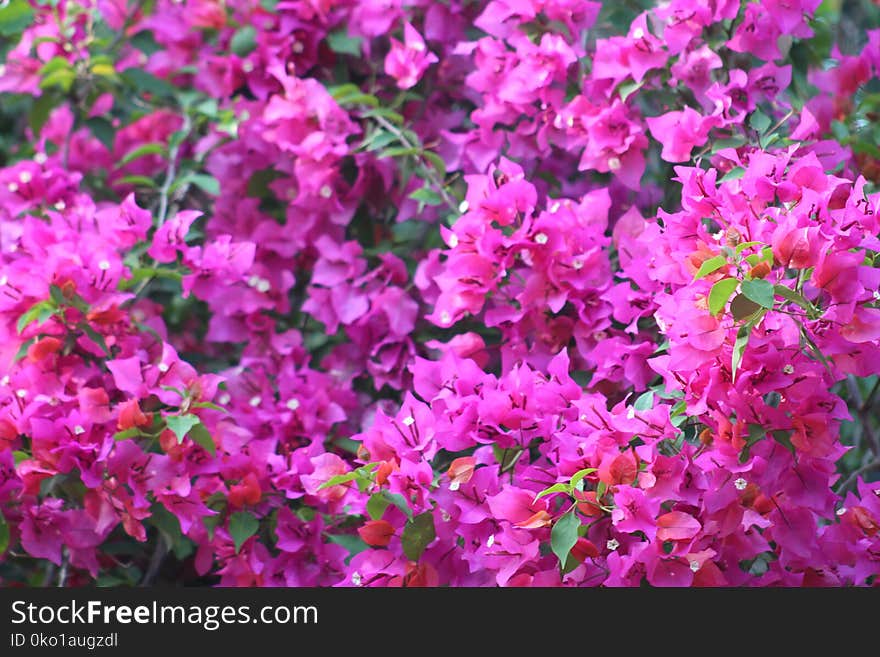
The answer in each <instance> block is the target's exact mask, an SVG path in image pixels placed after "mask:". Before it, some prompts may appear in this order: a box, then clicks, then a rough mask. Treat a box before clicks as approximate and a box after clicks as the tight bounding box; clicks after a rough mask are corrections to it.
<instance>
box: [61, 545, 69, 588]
mask: <svg viewBox="0 0 880 657" xmlns="http://www.w3.org/2000/svg"><path fill="white" fill-rule="evenodd" d="M68 566H70V553H69V552H68V551H67V548H63V550H62V553H61V570H60V571H59V573H58V588H64V585H65V583H66V582H67V568H68Z"/></svg>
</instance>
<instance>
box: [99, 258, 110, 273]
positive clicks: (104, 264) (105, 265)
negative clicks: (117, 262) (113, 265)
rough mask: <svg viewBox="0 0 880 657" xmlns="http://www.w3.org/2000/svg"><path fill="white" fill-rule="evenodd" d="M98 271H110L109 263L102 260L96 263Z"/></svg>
mask: <svg viewBox="0 0 880 657" xmlns="http://www.w3.org/2000/svg"><path fill="white" fill-rule="evenodd" d="M98 269H100V270H101V271H107V270H108V269H110V261H109V260H102V261H101V262H99V263H98Z"/></svg>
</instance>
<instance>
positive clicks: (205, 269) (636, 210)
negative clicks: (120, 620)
mask: <svg viewBox="0 0 880 657" xmlns="http://www.w3.org/2000/svg"><path fill="white" fill-rule="evenodd" d="M850 4H851V5H854V6H855V9H852V8H851V10H850V11H849V12H843V13H842V12H841V7H840V5H841V3H840V2H839V1H838V2H835V1H826V2H824V3H821V4H820V1H819V0H785V1H782V0H758V1H756V2H734V1H733V0H718V1H713V2H708V3H695V2H692V1H691V0H670V1H669V2H664V3H659V4H658V5H656V6H654V5H653V4H651V3H649V2H636V3H617V2H608V3H600V2H583V1H581V0H577V1H575V0H524V1H522V2H513V1H512V0H488V1H483V2H472V1H470V0H453V1H451V2H443V3H440V2H421V1H420V2H417V1H415V0H412V1H410V2H402V1H401V0H381V1H380V0H330V1H327V2H321V3H316V2H309V1H306V0H226V1H225V2H221V1H220V0H151V1H147V2H144V1H143V0H85V1H82V0H77V1H76V2H74V1H73V0H9V1H8V2H5V3H2V6H0V35H2V36H3V38H4V40H3V41H2V42H0V43H2V45H0V53H2V54H3V55H4V59H3V61H4V63H3V64H2V65H0V92H2V95H0V108H2V109H0V112H2V114H3V120H2V121H0V131H2V132H0V140H2V141H0V147H2V151H0V158H2V161H0V164H2V168H0V337H2V340H0V361H2V368H0V369H2V372H0V374H2V378H0V582H2V583H3V584H4V585H40V584H58V585H69V586H74V585H86V584H90V583H97V584H98V585H133V584H138V583H146V584H151V583H156V582H160V581H164V580H173V581H178V582H179V581H183V582H188V583H200V584H220V585H224V586H252V585H282V586H315V585H319V586H336V585H341V586H437V585H452V586H560V585H563V586H580V585H586V586H597V585H605V586H639V585H644V584H649V585H652V586H772V585H785V586H801V585H834V586H840V585H857V586H861V585H871V584H876V583H878V582H880V580H878V574H880V481H877V471H878V469H880V424H878V421H877V416H876V411H877V408H878V406H880V400H878V394H877V390H878V387H880V377H878V375H880V304H878V300H880V292H878V289H880V219H878V213H880V194H878V193H877V191H876V190H877V184H878V182H880V150H878V147H877V141H878V137H880V135H878V132H877V126H876V119H877V116H878V112H880V81H878V79H877V77H878V73H880V29H870V28H871V26H880V8H878V7H876V6H875V5H874V4H872V3H869V2H862V3H858V2H856V3H850ZM866 26H867V27H866Z"/></svg>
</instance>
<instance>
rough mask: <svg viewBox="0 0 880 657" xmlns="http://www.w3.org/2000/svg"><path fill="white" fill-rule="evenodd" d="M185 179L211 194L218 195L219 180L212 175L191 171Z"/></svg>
mask: <svg viewBox="0 0 880 657" xmlns="http://www.w3.org/2000/svg"><path fill="white" fill-rule="evenodd" d="M187 180H189V182H191V183H192V184H193V185H195V186H196V187H200V188H201V189H203V190H204V191H206V192H207V193H208V194H211V195H212V196H219V195H220V182H219V181H218V180H217V179H216V178H215V177H214V176H209V175H207V174H205V173H193V174H190V175H189V176H187Z"/></svg>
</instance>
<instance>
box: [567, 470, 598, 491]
mask: <svg viewBox="0 0 880 657" xmlns="http://www.w3.org/2000/svg"><path fill="white" fill-rule="evenodd" d="M594 472H596V468H584V469H583V470H578V471H577V472H575V473H574V474H573V475H571V488H572V490H583V484H582V482H583V480H584V478H585V477H587V476H589V475H591V474H593V473H594Z"/></svg>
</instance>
